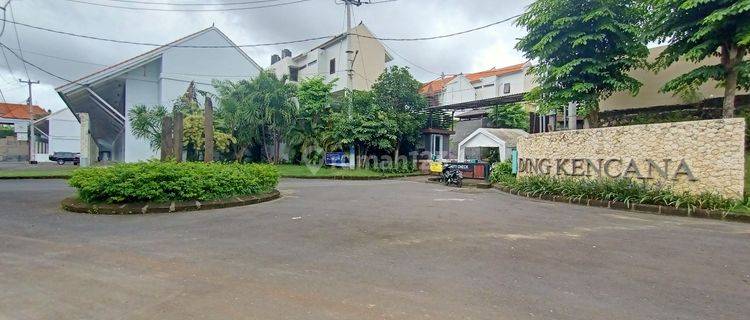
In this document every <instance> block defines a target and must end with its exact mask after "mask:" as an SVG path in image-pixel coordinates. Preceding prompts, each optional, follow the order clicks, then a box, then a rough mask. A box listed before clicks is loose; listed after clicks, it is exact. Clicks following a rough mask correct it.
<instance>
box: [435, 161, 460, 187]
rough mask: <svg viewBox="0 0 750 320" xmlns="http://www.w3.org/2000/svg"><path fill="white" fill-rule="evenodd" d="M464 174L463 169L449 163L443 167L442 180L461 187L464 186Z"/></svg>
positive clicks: (447, 183) (446, 183)
mask: <svg viewBox="0 0 750 320" xmlns="http://www.w3.org/2000/svg"><path fill="white" fill-rule="evenodd" d="M463 180H464V176H463V174H462V173H461V170H459V169H458V167H457V166H455V165H447V166H445V168H443V172H442V173H441V174H440V181H441V182H442V183H443V184H445V185H446V186H449V185H455V186H456V187H459V188H461V186H463Z"/></svg>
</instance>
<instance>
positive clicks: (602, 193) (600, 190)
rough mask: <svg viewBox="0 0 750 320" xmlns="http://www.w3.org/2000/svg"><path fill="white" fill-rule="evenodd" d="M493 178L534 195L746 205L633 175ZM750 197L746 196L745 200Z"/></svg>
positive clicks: (731, 206)
mask: <svg viewBox="0 0 750 320" xmlns="http://www.w3.org/2000/svg"><path fill="white" fill-rule="evenodd" d="M493 182H495V183H498V184H500V185H504V186H506V187H509V188H511V189H514V190H517V191H519V192H525V193H529V194H530V195H532V196H541V195H556V196H565V197H569V198H574V199H598V200H605V201H620V202H624V203H628V204H631V203H640V204H654V205H662V206H672V207H676V208H687V209H690V210H692V209H695V208H703V209H709V210H725V211H732V210H735V209H737V208H739V207H741V206H744V205H746V203H744V202H743V201H739V200H733V199H727V198H724V197H722V196H719V195H717V194H711V193H705V194H701V195H693V194H689V193H687V192H676V191H673V190H672V189H670V188H668V187H661V186H658V185H651V184H645V183H643V182H638V181H635V180H631V179H623V178H618V179H602V180H596V179H576V178H559V177H550V176H525V177H518V178H516V177H515V176H513V175H504V176H499V177H497V178H496V179H494V180H493ZM745 201H747V200H745Z"/></svg>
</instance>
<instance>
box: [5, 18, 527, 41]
mask: <svg viewBox="0 0 750 320" xmlns="http://www.w3.org/2000/svg"><path fill="white" fill-rule="evenodd" d="M519 16H520V15H515V16H512V17H510V18H506V19H503V20H500V21H496V22H493V23H490V24H486V25H483V26H480V27H476V28H472V29H469V30H464V31H459V32H454V33H450V34H444V35H437V36H429V37H416V38H383V37H375V36H368V35H361V34H355V33H351V34H349V35H355V36H360V37H363V38H368V39H376V40H380V41H426V40H435V39H442V38H448V37H453V36H457V35H462V34H466V33H470V32H474V31H478V30H482V29H486V28H489V27H492V26H495V25H498V24H501V23H504V22H508V21H510V20H512V19H515V18H517V17H519ZM2 21H5V22H8V23H11V24H13V25H19V26H22V27H27V28H31V29H36V30H42V31H47V32H52V33H58V34H64V35H68V36H72V37H78V38H85V39H91V40H99V41H107V42H114V43H124V44H133V45H141V46H152V47H162V46H164V44H160V43H152V42H139V41H126V40H117V39H111V38H102V37H96V36H89V35H83V34H77V33H73V32H67V31H61V30H55V29H51V28H46V27H39V26H34V25H30V24H27V23H22V22H15V21H12V20H6V19H2ZM335 36H338V35H328V36H321V37H313V38H307V39H299V40H290V41H281V42H271V43H258V44H244V45H216V46H196V45H172V46H170V47H175V48H214V49H215V48H237V47H239V48H250V47H264V46H274V45H283V44H292V43H300V42H308V41H315V40H322V39H329V38H332V37H335Z"/></svg>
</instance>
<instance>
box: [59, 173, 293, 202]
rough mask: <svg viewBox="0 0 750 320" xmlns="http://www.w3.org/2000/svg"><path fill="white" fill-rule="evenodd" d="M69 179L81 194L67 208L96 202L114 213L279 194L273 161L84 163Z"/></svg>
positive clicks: (251, 199) (250, 199)
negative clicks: (258, 162) (271, 162)
mask: <svg viewBox="0 0 750 320" xmlns="http://www.w3.org/2000/svg"><path fill="white" fill-rule="evenodd" d="M68 182H69V183H70V185H71V186H73V187H74V188H76V189H77V191H78V198H77V199H70V198H69V199H66V201H64V202H63V206H64V207H65V208H66V209H69V210H71V209H72V211H85V212H91V211H92V210H88V209H86V210H84V209H82V208H83V207H91V208H94V209H93V211H101V209H102V208H106V210H104V211H106V212H110V211H111V210H114V209H115V208H125V206H117V205H120V204H137V206H139V207H140V209H141V210H140V211H142V212H144V213H145V212H147V211H149V206H150V207H151V208H152V209H154V208H156V207H160V206H165V207H166V209H165V210H162V211H181V210H182V209H183V208H182V207H185V208H184V210H195V209H200V208H201V207H202V206H203V207H204V208H205V207H206V205H205V204H213V207H228V206H234V205H242V204H248V203H257V202H259V201H257V200H258V197H257V196H261V197H262V198H263V199H266V198H268V199H271V198H273V199H275V198H277V197H278V191H276V190H275V188H276V185H277V184H278V182H279V172H278V169H277V168H276V167H274V166H273V165H268V164H239V163H232V164H224V163H201V162H187V163H176V162H156V161H151V162H139V163H128V164H116V165H113V166H109V167H95V168H82V169H79V170H76V171H74V172H73V174H72V176H71V177H70V180H69V181H68ZM243 197H251V198H246V199H243ZM202 203H203V204H202ZM87 205H88V206H87ZM113 205H114V206H113ZM76 206H77V207H76ZM208 207H212V206H208ZM76 208H78V209H76ZM110 209H111V210H110ZM133 209H134V208H127V209H126V211H133ZM136 211H137V210H136ZM152 212H154V211H152ZM92 213H94V212H92ZM111 213H118V212H111ZM119 213H129V212H119ZM133 213H136V212H133Z"/></svg>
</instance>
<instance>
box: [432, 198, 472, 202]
mask: <svg viewBox="0 0 750 320" xmlns="http://www.w3.org/2000/svg"><path fill="white" fill-rule="evenodd" d="M435 201H458V202H464V201H474V199H466V198H437V199H435Z"/></svg>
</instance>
